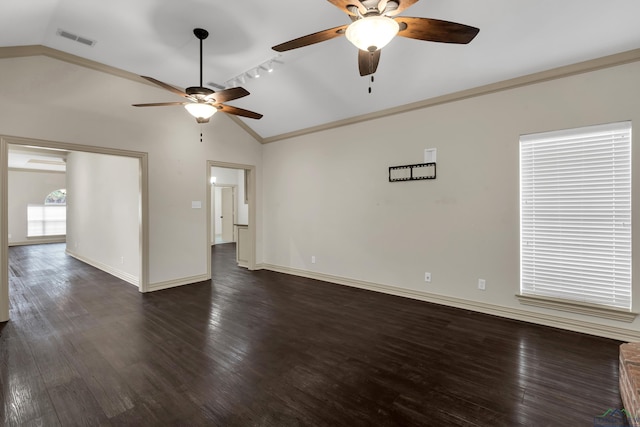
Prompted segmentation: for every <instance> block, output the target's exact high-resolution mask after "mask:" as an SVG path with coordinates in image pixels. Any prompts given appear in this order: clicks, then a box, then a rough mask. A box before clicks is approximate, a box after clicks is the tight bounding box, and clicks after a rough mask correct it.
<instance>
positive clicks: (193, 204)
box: [191, 200, 202, 209]
mask: <svg viewBox="0 0 640 427" xmlns="http://www.w3.org/2000/svg"><path fill="white" fill-rule="evenodd" d="M201 208H202V202H201V201H199V200H198V201H195V202H191V209H201Z"/></svg>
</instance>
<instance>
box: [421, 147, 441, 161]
mask: <svg viewBox="0 0 640 427" xmlns="http://www.w3.org/2000/svg"><path fill="white" fill-rule="evenodd" d="M437 153H438V150H437V149H436V148H426V149H425V150H424V162H425V163H435V162H436V157H437Z"/></svg>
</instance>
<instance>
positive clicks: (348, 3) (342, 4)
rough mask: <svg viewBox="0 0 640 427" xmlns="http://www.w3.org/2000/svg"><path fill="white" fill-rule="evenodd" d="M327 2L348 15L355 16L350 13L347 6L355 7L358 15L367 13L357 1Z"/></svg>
mask: <svg viewBox="0 0 640 427" xmlns="http://www.w3.org/2000/svg"><path fill="white" fill-rule="evenodd" d="M328 1H329V3H331V4H332V5H334V6H335V7H337V8H338V9H340V10H341V11H343V12H344V13H348V14H349V15H355V14H354V13H353V12H351V10H349V7H348V6H355V7H357V8H358V10H360V13H362V14H363V15H364V14H365V13H367V8H366V7H364V5H363V4H362V3H360V1H359V0H328Z"/></svg>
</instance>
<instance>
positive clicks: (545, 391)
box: [0, 244, 621, 426]
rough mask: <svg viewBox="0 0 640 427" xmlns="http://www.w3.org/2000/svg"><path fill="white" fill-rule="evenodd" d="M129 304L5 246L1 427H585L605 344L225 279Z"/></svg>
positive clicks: (600, 400)
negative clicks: (7, 305)
mask: <svg viewBox="0 0 640 427" xmlns="http://www.w3.org/2000/svg"><path fill="white" fill-rule="evenodd" d="M234 250H235V248H234V246H233V244H226V245H218V246H215V249H214V250H213V254H214V256H213V275H214V278H213V283H211V282H203V283H199V284H196V285H191V286H184V287H180V288H174V289H170V290H166V291H160V292H154V293H151V294H144V295H143V294H140V293H138V291H137V289H136V288H134V287H133V286H131V285H129V284H127V283H124V282H122V281H120V280H118V279H115V278H113V277H112V276H110V275H108V274H106V273H103V272H101V271H99V270H96V269H94V268H92V267H89V266H86V265H85V264H83V263H81V262H79V261H77V260H75V259H72V258H69V257H67V256H66V255H64V246H62V245H41V246H32V247H14V248H11V249H10V251H9V254H10V265H11V267H10V271H11V273H10V275H11V279H10V280H11V283H10V289H11V318H12V320H11V321H10V322H8V323H6V324H4V325H2V326H0V328H1V329H0V334H1V335H0V385H1V387H0V399H1V401H2V402H4V404H3V405H1V406H0V411H2V412H0V422H1V421H2V420H4V423H5V424H6V425H11V426H13V425H16V426H17V425H20V426H23V425H44V426H55V425H63V426H67V425H79V424H82V425H117V426H120V425H135V426H143V425H190V426H191V425H195V426H197V425H213V426H420V425H425V426H455V425H460V426H473V425H478V426H519V425H527V426H544V425H550V426H579V425H583V426H593V422H594V417H596V416H598V415H600V414H602V413H604V412H605V411H606V410H607V409H610V408H612V409H615V408H621V402H620V397H619V393H618V359H617V358H618V346H619V345H620V342H618V341H614V340H608V339H604V338H597V337H592V336H588V335H582V334H578V333H572V332H566V331H560V330H556V329H552V328H547V327H542V326H535V325H530V324H527V323H522V322H516V321H510V320H505V319H500V318H496V317H492V316H487V315H482V314H477V313H472V312H468V311H464V310H458V309H453V308H447V307H441V306H437V305H433V304H428V303H424V302H418V301H413V300H409V299H403V298H399V297H393V296H388V295H383V294H377V293H373V292H368V291H363V290H358V289H352V288H348V287H342V286H339V285H332V284H328V283H323V282H319V281H315V280H309V279H303V278H298V277H293V276H288V275H284V274H278V273H273V272H268V271H259V272H249V271H247V270H244V269H241V268H238V267H236V266H235V265H234V262H233V260H234V254H235V252H234Z"/></svg>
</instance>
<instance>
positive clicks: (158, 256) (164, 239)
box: [0, 56, 262, 289]
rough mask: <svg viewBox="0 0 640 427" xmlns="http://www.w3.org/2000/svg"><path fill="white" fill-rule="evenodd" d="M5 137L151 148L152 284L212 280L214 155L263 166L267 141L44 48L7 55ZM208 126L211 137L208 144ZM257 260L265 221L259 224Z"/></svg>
mask: <svg viewBox="0 0 640 427" xmlns="http://www.w3.org/2000/svg"><path fill="white" fill-rule="evenodd" d="M0 70H2V78H1V79H0V135H11V136H19V137H24V138H36V139H43V140H50V141H60V142H65V143H69V144H81V145H90V146H97V147H111V148H116V149H123V150H134V151H141V152H147V153H149V156H148V161H149V211H150V215H149V216H150V217H149V248H150V251H149V283H150V285H151V286H150V287H151V288H152V289H153V287H154V285H155V286H159V287H161V286H171V285H174V284H176V285H177V284H181V283H190V282H194V281H198V280H204V278H205V277H206V275H207V262H206V261H207V258H208V257H209V256H210V255H209V249H208V248H209V245H208V239H207V232H206V209H205V208H202V209H192V208H191V206H192V204H191V202H192V201H201V202H202V204H203V206H205V203H204V201H205V200H206V191H208V188H209V186H208V182H207V172H208V168H207V163H206V162H207V160H215V161H221V162H230V163H241V164H249V165H255V166H256V169H257V174H258V180H257V183H258V184H257V192H256V197H257V203H256V204H257V209H258V210H261V209H262V207H261V204H262V187H261V179H260V178H259V176H260V174H261V170H262V165H261V158H262V146H261V144H260V143H259V142H257V141H256V140H255V139H254V138H253V137H252V136H250V135H249V134H247V133H246V132H245V131H244V130H243V129H242V128H241V127H240V126H238V125H237V124H236V123H235V122H233V121H232V120H231V119H229V118H228V117H226V115H225V114H217V115H215V116H214V117H213V119H212V120H211V123H209V124H208V125H205V126H200V125H198V124H196V123H195V120H194V119H193V118H191V117H190V116H189V115H188V114H187V113H186V112H185V111H183V110H181V109H180V108H146V109H143V108H139V109H138V108H134V107H131V104H134V103H140V102H153V101H164V100H171V99H172V98H171V97H172V96H173V95H171V94H170V93H168V92H167V91H163V90H162V89H158V88H155V87H152V86H150V85H147V84H141V83H138V82H135V81H131V80H128V79H123V78H120V77H116V76H113V75H111V74H107V73H103V72H99V71H95V70H92V69H89V68H85V67H80V66H77V65H73V64H70V63H67V62H64V61H60V60H56V59H52V58H49V57H44V56H37V57H22V58H7V59H0ZM200 131H202V132H203V142H200ZM256 233H257V247H258V253H257V259H258V260H259V261H260V260H261V259H262V258H261V257H262V254H261V248H262V243H261V239H262V228H261V224H260V223H258V224H257V230H256Z"/></svg>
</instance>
